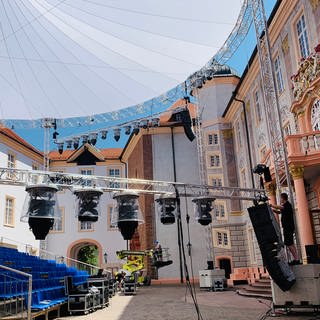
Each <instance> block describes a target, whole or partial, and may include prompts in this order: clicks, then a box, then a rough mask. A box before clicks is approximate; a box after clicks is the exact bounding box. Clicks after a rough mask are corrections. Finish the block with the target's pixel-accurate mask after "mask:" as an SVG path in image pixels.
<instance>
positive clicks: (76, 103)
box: [11, 0, 105, 111]
mask: <svg viewBox="0 0 320 320" xmlns="http://www.w3.org/2000/svg"><path fill="white" fill-rule="evenodd" d="M14 2H15V4H16V6H17V7H18V9H19V11H20V12H21V14H22V15H23V16H24V17H25V15H24V13H23V10H22V9H21V8H20V6H19V5H18V4H17V2H16V0H14ZM22 4H23V6H24V7H25V8H26V9H27V10H28V11H29V12H30V14H31V15H33V14H32V12H31V11H30V10H29V8H28V7H26V6H25V5H24V3H23V2H22ZM11 8H12V7H11ZM13 11H14V10H13ZM15 16H16V15H15ZM16 18H17V16H16ZM25 18H26V17H25ZM17 20H18V19H17ZM38 23H39V24H40V25H41V27H42V28H43V29H44V30H45V31H46V32H47V33H49V35H51V36H52V37H53V38H54V36H53V35H52V34H51V33H50V32H49V31H48V30H47V29H46V28H44V27H43V25H42V23H41V22H40V21H38ZM31 28H32V30H34V32H35V33H36V34H38V36H39V39H40V40H41V41H42V43H43V44H44V45H45V46H46V48H47V49H48V50H49V51H50V52H51V53H52V54H53V55H54V56H55V57H56V58H57V59H59V57H58V56H57V55H56V53H55V52H54V51H53V50H52V49H51V48H50V47H49V46H48V44H47V43H46V42H45V41H44V40H43V38H42V37H41V36H40V35H39V33H37V31H36V30H35V28H34V27H33V26H32V25H31ZM25 34H26V32H25ZM26 37H27V38H28V40H29V42H30V43H31V45H32V47H33V48H34V49H35V51H36V52H37V54H38V55H39V56H40V57H41V54H40V53H39V51H38V50H37V48H36V47H35V46H34V44H33V41H32V39H30V37H29V36H28V35H27V34H26ZM54 39H55V38H54ZM55 40H56V39H55ZM68 51H69V50H68ZM69 52H70V51H69ZM72 56H73V57H74V58H75V59H76V60H78V58H77V57H76V56H75V55H73V54H72ZM43 62H44V64H45V66H46V68H47V69H48V70H49V72H50V73H51V74H52V75H53V77H54V78H55V79H56V81H57V82H58V83H59V84H60V86H61V87H62V88H63V89H64V91H65V92H66V94H67V96H70V98H71V99H72V100H73V102H74V103H75V105H76V106H78V105H81V101H80V103H79V101H77V100H76V99H75V97H73V96H72V95H71V94H70V92H69V90H68V89H67V88H66V87H65V86H64V84H63V83H62V81H61V80H60V78H59V77H58V76H56V75H55V73H54V72H53V71H52V70H51V69H50V68H49V66H48V64H47V62H46V61H43ZM66 68H67V67H66ZM67 70H69V71H70V72H71V74H72V75H73V76H74V77H75V78H76V79H78V80H79V81H80V83H81V84H82V85H83V86H84V87H85V88H87V89H88V90H89V91H90V92H91V93H92V94H93V95H94V96H95V97H96V98H97V99H98V100H99V101H100V102H101V103H102V105H104V104H105V103H104V101H103V100H102V99H101V98H100V97H99V96H98V95H97V94H96V93H95V92H94V91H93V90H92V89H91V88H90V87H88V86H87V85H86V84H85V83H84V82H83V81H82V80H81V78H79V77H78V76H77V75H75V74H74V73H73V72H72V70H70V69H69V68H67ZM82 111H86V109H85V108H84V107H82Z"/></svg>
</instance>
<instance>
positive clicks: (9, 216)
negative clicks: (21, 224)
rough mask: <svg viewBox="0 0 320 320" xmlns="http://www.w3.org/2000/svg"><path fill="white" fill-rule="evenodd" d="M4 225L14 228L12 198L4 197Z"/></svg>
mask: <svg viewBox="0 0 320 320" xmlns="http://www.w3.org/2000/svg"><path fill="white" fill-rule="evenodd" d="M5 205H6V206H5V213H4V225H5V226H11V227H12V226H14V198H12V197H6V204H5Z"/></svg>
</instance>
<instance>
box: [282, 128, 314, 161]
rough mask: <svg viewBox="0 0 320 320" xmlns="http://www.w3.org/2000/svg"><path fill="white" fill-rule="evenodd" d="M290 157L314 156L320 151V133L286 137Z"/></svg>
mask: <svg viewBox="0 0 320 320" xmlns="http://www.w3.org/2000/svg"><path fill="white" fill-rule="evenodd" d="M286 142H287V147H288V155H289V157H290V156H303V155H312V154H314V153H317V152H319V151H320V131H313V132H308V133H303V134H295V135H290V136H287V137H286Z"/></svg>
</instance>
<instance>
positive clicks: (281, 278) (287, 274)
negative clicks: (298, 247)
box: [248, 203, 296, 291]
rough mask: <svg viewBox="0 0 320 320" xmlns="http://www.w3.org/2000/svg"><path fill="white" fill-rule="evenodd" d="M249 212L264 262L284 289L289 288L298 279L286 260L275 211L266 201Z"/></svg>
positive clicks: (271, 274) (276, 281)
mask: <svg viewBox="0 0 320 320" xmlns="http://www.w3.org/2000/svg"><path fill="white" fill-rule="evenodd" d="M248 212H249V216H250V219H251V222H252V226H253V229H254V232H255V235H256V238H257V241H258V244H259V247H260V252H261V255H262V259H263V263H264V265H265V267H266V268H267V270H268V272H269V275H270V277H271V278H272V280H273V281H274V282H275V283H276V284H277V285H278V286H279V288H280V289H281V290H282V291H287V290H289V289H290V288H291V287H292V286H293V285H294V283H295V281H296V280H295V276H294V273H293V272H292V270H291V268H290V266H289V265H288V262H287V260H286V256H285V248H284V244H283V241H282V239H281V233H280V228H279V225H278V223H277V221H276V220H275V217H274V213H273V212H272V210H271V208H270V206H269V205H268V204H266V203H263V204H259V205H257V206H253V207H250V208H248Z"/></svg>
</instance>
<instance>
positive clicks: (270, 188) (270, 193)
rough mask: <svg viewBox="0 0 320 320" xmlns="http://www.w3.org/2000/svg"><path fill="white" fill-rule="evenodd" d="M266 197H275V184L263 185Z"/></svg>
mask: <svg viewBox="0 0 320 320" xmlns="http://www.w3.org/2000/svg"><path fill="white" fill-rule="evenodd" d="M264 187H265V189H266V192H267V195H268V196H269V197H270V196H275V195H276V191H277V186H276V184H275V183H272V182H271V183H268V184H265V185H264Z"/></svg>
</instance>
